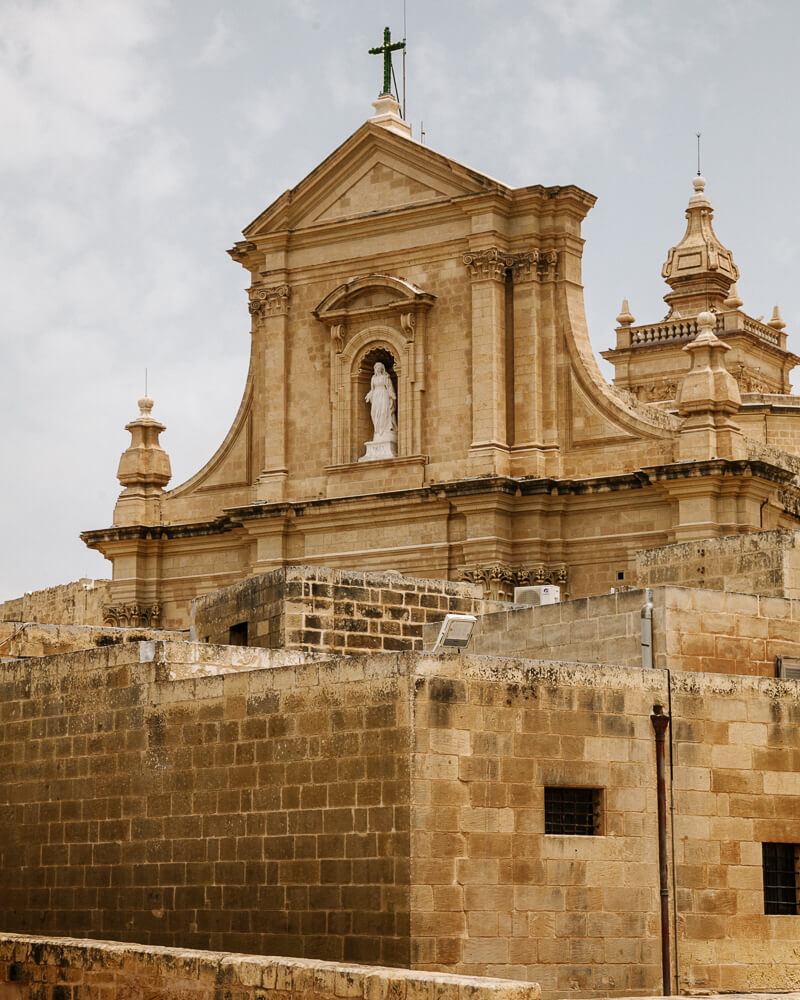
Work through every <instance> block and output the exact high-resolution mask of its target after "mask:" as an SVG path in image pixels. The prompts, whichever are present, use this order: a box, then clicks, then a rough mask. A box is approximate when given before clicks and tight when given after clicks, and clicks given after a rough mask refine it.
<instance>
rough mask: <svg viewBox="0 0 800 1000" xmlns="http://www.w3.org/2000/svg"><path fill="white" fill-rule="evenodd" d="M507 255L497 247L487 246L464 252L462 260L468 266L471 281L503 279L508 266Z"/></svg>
mask: <svg viewBox="0 0 800 1000" xmlns="http://www.w3.org/2000/svg"><path fill="white" fill-rule="evenodd" d="M509 256H510V255H509V254H507V253H504V252H503V251H502V250H500V249H498V248H497V247H487V249H486V250H476V251H475V252H474V253H473V252H470V253H465V254H464V256H463V261H464V263H465V264H466V265H467V267H468V268H469V274H470V277H471V278H472V280H473V281H475V280H482V279H487V278H488V279H490V280H492V281H505V280H506V268H508V267H509V266H510V265H509V263H508V258H509Z"/></svg>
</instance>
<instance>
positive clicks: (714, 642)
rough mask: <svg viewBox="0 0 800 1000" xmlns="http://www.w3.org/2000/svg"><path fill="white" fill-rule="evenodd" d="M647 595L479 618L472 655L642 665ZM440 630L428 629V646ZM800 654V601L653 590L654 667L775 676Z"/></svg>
mask: <svg viewBox="0 0 800 1000" xmlns="http://www.w3.org/2000/svg"><path fill="white" fill-rule="evenodd" d="M645 600H646V596H645V592H644V590H631V591H623V592H619V593H616V594H608V595H606V596H604V597H589V598H584V599H582V600H578V601H564V602H562V603H561V604H552V605H547V606H544V607H537V608H531V607H527V608H523V607H519V606H516V607H510V608H508V609H507V610H505V611H501V612H495V613H493V614H487V615H485V616H483V617H481V618H479V619H478V622H477V624H476V626H475V630H474V632H473V636H472V639H471V640H470V647H469V648H470V651H472V652H474V653H482V654H486V655H489V656H514V657H518V656H522V657H526V658H531V659H551V658H552V659H555V660H561V661H568V662H584V663H585V662H589V663H603V664H609V665H616V666H624V667H640V666H641V665H642V651H641V610H642V607H643V605H644V603H645ZM437 631H438V625H435V624H433V625H427V626H425V630H424V633H423V641H424V644H425V645H426V647H428V648H430V647H431V646H432V645H433V642H434V639H435V636H436V633H437ZM778 656H800V601H797V600H788V599H786V598H781V597H761V596H758V595H754V594H736V593H724V592H721V591H718V590H709V589H705V588H703V589H697V588H688V587H654V588H653V664H654V666H655V667H657V668H660V669H664V670H666V669H669V670H691V671H703V672H706V673H726V674H749V675H753V676H758V677H774V676H775V660H776V657H778Z"/></svg>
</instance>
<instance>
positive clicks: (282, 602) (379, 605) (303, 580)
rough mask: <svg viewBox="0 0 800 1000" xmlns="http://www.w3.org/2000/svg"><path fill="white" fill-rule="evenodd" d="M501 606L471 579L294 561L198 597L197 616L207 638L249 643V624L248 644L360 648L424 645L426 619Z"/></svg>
mask: <svg viewBox="0 0 800 1000" xmlns="http://www.w3.org/2000/svg"><path fill="white" fill-rule="evenodd" d="M504 606H505V605H502V604H500V603H499V602H496V601H491V600H489V601H487V600H484V598H483V590H482V588H481V587H480V586H478V585H476V584H471V583H450V582H449V581H447V580H427V579H421V578H416V577H407V576H401V575H400V574H399V573H360V572H355V571H349V570H334V569H326V568H324V567H313V566H290V567H287V568H284V569H277V570H273V572H271V573H265V574H263V575H262V576H256V577H251V578H250V579H248V580H244V581H242V583H238V584H234V585H233V586H231V587H225V588H224V589H223V590H218V591H215V592H214V593H213V594H208V595H205V596H203V597H199V598H197V600H195V601H194V602H193V605H192V621H193V624H194V630H195V635H196V637H197V638H198V639H202V640H205V641H207V642H214V643H227V642H229V641H233V640H234V639H236V640H237V641H245V636H244V633H243V632H242V633H241V634H240V636H238V637H237V636H236V635H235V634H234V635H232V634H231V628H232V627H235V626H241V625H244V624H246V625H247V629H246V633H247V634H246V644H247V645H249V646H264V647H269V648H275V647H279V646H280V647H285V648H287V649H307V650H331V651H335V652H340V653H351V652H353V653H362V652H380V651H399V650H411V649H415V650H420V649H422V630H423V626H424V624H425V623H426V622H439V621H441V620H442V619H443V618H444V616H445V615H446V614H447V613H448V612H462V613H465V614H477V615H480V614H485V613H486V612H487V611H489V610H495V609H498V608H501V607H504Z"/></svg>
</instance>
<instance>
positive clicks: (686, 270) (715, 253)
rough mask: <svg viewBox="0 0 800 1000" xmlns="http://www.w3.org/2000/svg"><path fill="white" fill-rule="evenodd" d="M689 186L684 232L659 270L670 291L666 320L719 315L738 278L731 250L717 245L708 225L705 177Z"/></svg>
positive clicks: (711, 215) (710, 213)
mask: <svg viewBox="0 0 800 1000" xmlns="http://www.w3.org/2000/svg"><path fill="white" fill-rule="evenodd" d="M692 184H693V185H694V194H693V195H692V196H691V198H690V199H689V205H688V207H687V209H686V232H685V233H684V236H683V239H682V240H681V241H680V243H678V244H677V246H674V247H672V249H671V250H670V251H669V254H668V255H667V261H666V263H665V264H664V266H663V268H662V269H661V274H662V275H663V277H664V278H665V279H666V282H667V284H668V285H669V286H670V288H671V289H672V291H671V292H669V293H668V294H667V295H665V296H664V301H665V302H666V303H667V305H668V306H669V307H670V311H669V315H668V316H667V318H668V319H670V318H672V317H674V316H675V315H676V314H679V315H680V316H697V315H698V313H700V312H702V311H704V310H708V309H711V310H713V311H715V312H721V311H722V310H723V309H724V308H725V306H724V302H725V299H726V298H727V297H728V293H729V291H730V288H731V285H733V283H734V282H735V281H737V280H738V278H739V269H738V268H737V267H736V265H735V264H734V262H733V256H732V254H731V252H730V250H728V249H727V247H724V246H723V245H722V243H720V241H719V239H718V238H717V235H716V233H715V232H714V228H713V226H712V224H711V222H712V220H713V218H714V210H713V209H712V207H711V202H710V201H709V200H708V195H707V194H706V193H705V189H706V181H705V178H704V177H701V176H700V175H699V174H698V175H697V177H695V178H694V179H693V181H692Z"/></svg>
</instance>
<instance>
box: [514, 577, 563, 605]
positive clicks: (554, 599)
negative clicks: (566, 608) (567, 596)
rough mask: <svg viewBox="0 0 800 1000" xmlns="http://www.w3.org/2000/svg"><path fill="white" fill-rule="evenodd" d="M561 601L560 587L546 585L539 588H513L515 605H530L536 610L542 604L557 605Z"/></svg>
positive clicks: (550, 584)
mask: <svg viewBox="0 0 800 1000" xmlns="http://www.w3.org/2000/svg"><path fill="white" fill-rule="evenodd" d="M560 601H561V587H556V586H554V585H553V584H552V583H546V584H544V585H542V586H539V587H514V603H515V604H532V605H533V607H535V608H538V607H541V606H542V605H543V604H558V603H559V602H560Z"/></svg>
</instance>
